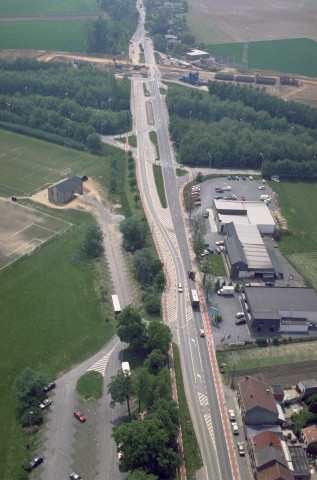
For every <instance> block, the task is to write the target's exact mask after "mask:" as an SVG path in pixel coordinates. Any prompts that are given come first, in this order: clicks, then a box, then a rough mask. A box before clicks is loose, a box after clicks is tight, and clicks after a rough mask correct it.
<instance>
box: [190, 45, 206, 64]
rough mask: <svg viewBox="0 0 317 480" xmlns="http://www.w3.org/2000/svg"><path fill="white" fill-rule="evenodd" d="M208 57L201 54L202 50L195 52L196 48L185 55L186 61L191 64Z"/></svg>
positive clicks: (203, 53)
mask: <svg viewBox="0 0 317 480" xmlns="http://www.w3.org/2000/svg"><path fill="white" fill-rule="evenodd" d="M209 56H210V55H209V53H208V52H203V51H202V50H197V49H196V48H194V49H192V50H190V51H189V52H187V53H186V58H187V60H190V61H191V62H193V61H195V60H200V59H201V58H209Z"/></svg>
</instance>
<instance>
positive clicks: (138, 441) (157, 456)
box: [113, 418, 180, 478]
mask: <svg viewBox="0 0 317 480" xmlns="http://www.w3.org/2000/svg"><path fill="white" fill-rule="evenodd" d="M113 437H114V439H115V442H116V444H117V445H120V449H121V451H122V453H123V456H124V459H125V463H126V465H127V468H128V469H129V470H135V469H137V468H142V469H143V470H144V471H145V472H146V473H147V474H149V473H152V474H154V475H158V477H159V478H174V476H175V470H176V469H177V468H178V467H179V465H180V459H179V456H178V454H177V453H176V452H175V451H174V450H173V449H172V448H171V447H170V438H169V435H168V432H167V430H166V429H165V428H164V426H163V424H162V421H161V420H160V419H158V418H152V419H149V420H147V419H145V420H144V421H143V422H140V421H138V420H134V421H132V422H130V423H123V424H122V425H121V426H120V427H115V428H114V433H113Z"/></svg>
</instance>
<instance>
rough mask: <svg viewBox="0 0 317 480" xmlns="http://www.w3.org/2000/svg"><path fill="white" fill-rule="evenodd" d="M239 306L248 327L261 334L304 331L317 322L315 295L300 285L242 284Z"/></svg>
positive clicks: (316, 295) (313, 291)
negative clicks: (240, 304)
mask: <svg viewBox="0 0 317 480" xmlns="http://www.w3.org/2000/svg"><path fill="white" fill-rule="evenodd" d="M242 306H243V309H244V311H245V318H246V320H247V323H248V325H249V328H250V329H251V330H252V331H253V332H261V333H279V332H280V333H292V332H294V333H295V332H298V333H304V332H307V330H308V327H309V325H310V324H315V325H317V294H316V292H315V290H314V289H313V288H303V287H274V288H268V287H258V286H253V287H252V286H251V287H247V286H246V287H244V289H243V293H242Z"/></svg>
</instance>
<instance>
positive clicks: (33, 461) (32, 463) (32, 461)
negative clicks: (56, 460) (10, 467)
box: [28, 457, 43, 471]
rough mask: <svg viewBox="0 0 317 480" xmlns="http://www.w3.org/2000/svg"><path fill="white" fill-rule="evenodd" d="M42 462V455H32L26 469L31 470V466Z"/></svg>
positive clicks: (33, 466)
mask: <svg viewBox="0 0 317 480" xmlns="http://www.w3.org/2000/svg"><path fill="white" fill-rule="evenodd" d="M42 462H43V457H34V458H33V460H31V461H30V463H29V466H28V470H29V471H31V470H33V468H35V467H37V466H38V465H41V463H42Z"/></svg>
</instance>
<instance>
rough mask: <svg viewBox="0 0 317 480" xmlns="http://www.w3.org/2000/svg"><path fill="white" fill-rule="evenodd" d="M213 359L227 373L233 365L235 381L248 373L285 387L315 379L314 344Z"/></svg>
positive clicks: (221, 354) (316, 356)
mask: <svg viewBox="0 0 317 480" xmlns="http://www.w3.org/2000/svg"><path fill="white" fill-rule="evenodd" d="M217 357H218V359H219V360H220V361H221V362H223V363H225V364H226V371H227V372H232V371H233V368H234V366H235V369H236V377H235V378H236V380H237V379H241V378H242V377H244V376H245V375H247V374H249V375H252V376H255V377H256V378H259V379H260V380H262V381H266V382H269V383H273V384H274V383H282V385H283V386H287V385H294V384H296V383H297V382H298V381H299V380H300V379H302V380H303V379H305V378H315V375H316V373H317V351H316V342H303V343H290V344H287V345H279V346H270V347H262V348H250V349H247V350H237V351H229V352H217Z"/></svg>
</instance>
